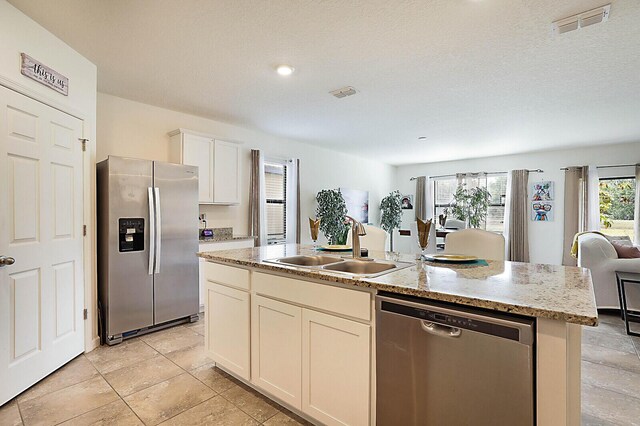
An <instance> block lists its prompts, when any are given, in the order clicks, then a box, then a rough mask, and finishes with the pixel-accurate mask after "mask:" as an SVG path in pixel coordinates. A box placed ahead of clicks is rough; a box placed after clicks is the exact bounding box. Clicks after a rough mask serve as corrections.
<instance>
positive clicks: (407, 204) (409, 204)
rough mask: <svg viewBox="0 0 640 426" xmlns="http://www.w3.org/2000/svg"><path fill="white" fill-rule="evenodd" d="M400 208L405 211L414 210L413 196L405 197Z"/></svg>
mask: <svg viewBox="0 0 640 426" xmlns="http://www.w3.org/2000/svg"><path fill="white" fill-rule="evenodd" d="M400 206H401V207H402V209H403V210H413V195H403V196H402V199H401V200H400Z"/></svg>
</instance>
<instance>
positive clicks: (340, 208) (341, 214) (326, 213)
mask: <svg viewBox="0 0 640 426" xmlns="http://www.w3.org/2000/svg"><path fill="white" fill-rule="evenodd" d="M316 201H317V202H318V207H317V209H316V217H317V218H318V219H320V230H321V231H322V233H323V234H324V236H325V237H327V240H328V241H329V244H332V245H343V244H346V243H347V235H348V233H349V224H348V223H346V215H347V205H346V203H345V202H344V197H343V196H342V194H341V193H340V190H335V189H323V190H322V191H320V192H318V194H317V195H316Z"/></svg>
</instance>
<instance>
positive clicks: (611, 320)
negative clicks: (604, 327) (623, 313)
mask: <svg viewBox="0 0 640 426" xmlns="http://www.w3.org/2000/svg"><path fill="white" fill-rule="evenodd" d="M598 322H600V323H603V322H606V323H607V324H612V325H617V326H620V327H624V321H622V318H621V317H620V315H614V314H598Z"/></svg>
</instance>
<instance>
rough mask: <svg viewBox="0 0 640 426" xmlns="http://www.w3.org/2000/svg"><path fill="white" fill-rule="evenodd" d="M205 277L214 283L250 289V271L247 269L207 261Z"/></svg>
mask: <svg viewBox="0 0 640 426" xmlns="http://www.w3.org/2000/svg"><path fill="white" fill-rule="evenodd" d="M204 278H205V280H207V281H211V282H213V283H219V284H224V285H227V286H229V287H235V288H239V289H242V290H249V271H248V270H246V269H242V268H236V267H233V266H226V265H220V264H218V263H212V262H205V264H204Z"/></svg>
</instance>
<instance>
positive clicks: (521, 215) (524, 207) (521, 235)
mask: <svg viewBox="0 0 640 426" xmlns="http://www.w3.org/2000/svg"><path fill="white" fill-rule="evenodd" d="M528 186H529V171H528V170H512V171H511V173H509V177H508V178H507V203H506V204H507V205H506V206H505V216H506V217H505V222H506V223H505V229H507V231H506V234H507V235H505V240H506V243H507V253H506V254H507V257H506V258H507V259H508V260H512V261H515V262H529V197H528V195H527V189H528Z"/></svg>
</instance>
